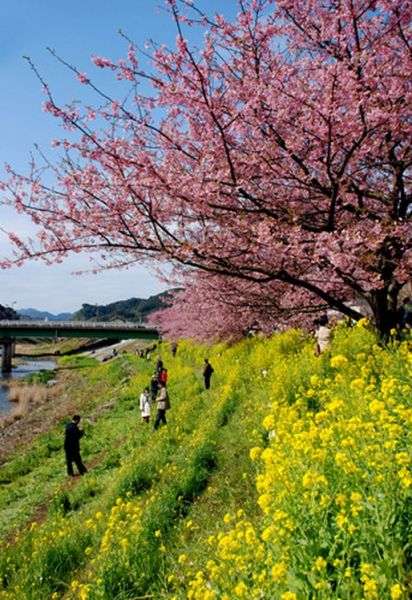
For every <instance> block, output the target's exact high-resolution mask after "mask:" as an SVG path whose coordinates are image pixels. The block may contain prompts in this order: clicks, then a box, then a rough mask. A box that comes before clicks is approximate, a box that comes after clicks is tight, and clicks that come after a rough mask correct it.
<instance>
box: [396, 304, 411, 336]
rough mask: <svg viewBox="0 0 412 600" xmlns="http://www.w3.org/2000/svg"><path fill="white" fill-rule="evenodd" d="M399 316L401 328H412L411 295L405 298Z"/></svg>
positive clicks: (399, 309)
mask: <svg viewBox="0 0 412 600" xmlns="http://www.w3.org/2000/svg"><path fill="white" fill-rule="evenodd" d="M397 317H398V325H399V327H400V329H412V300H411V299H410V298H409V297H407V298H404V299H403V301H402V304H401V306H400V307H399V308H398V314H397Z"/></svg>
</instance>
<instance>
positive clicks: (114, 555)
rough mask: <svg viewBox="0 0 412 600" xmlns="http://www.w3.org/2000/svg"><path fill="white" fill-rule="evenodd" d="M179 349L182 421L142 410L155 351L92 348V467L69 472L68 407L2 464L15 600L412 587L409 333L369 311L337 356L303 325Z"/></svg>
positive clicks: (2, 527) (88, 392)
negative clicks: (110, 357)
mask: <svg viewBox="0 0 412 600" xmlns="http://www.w3.org/2000/svg"><path fill="white" fill-rule="evenodd" d="M205 356H208V357H209V359H210V361H211V363H212V365H213V366H214V368H215V373H214V375H213V378H212V385H211V389H210V390H208V391H206V390H204V388H203V382H202V378H201V370H202V363H203V358H204V357H205ZM162 358H163V360H164V362H165V365H166V367H167V368H168V370H169V382H168V389H169V394H170V397H171V403H172V408H171V410H170V411H168V414H167V417H168V426H167V427H163V428H161V429H159V430H158V431H157V432H152V431H151V427H148V426H146V425H145V424H143V423H141V421H140V417H139V411H138V397H139V394H140V392H141V391H142V389H143V387H144V386H145V385H147V384H148V381H149V378H150V375H151V374H152V371H153V365H150V364H147V363H146V362H145V361H143V360H142V359H139V358H137V357H135V356H132V355H122V356H119V357H118V358H117V359H116V360H114V361H112V362H111V363H110V364H105V365H98V364H97V363H94V362H93V361H90V360H87V361H86V362H85V363H84V364H82V367H83V368H82V369H79V370H76V369H74V370H73V372H72V373H71V377H72V378H71V380H70V381H69V384H70V393H71V394H72V395H73V407H74V409H76V412H77V411H80V412H81V413H82V414H83V415H84V418H85V419H86V417H87V419H86V423H85V430H86V435H85V437H84V438H83V440H82V455H83V459H84V461H85V462H86V464H87V465H88V466H89V467H91V468H90V472H89V473H88V474H87V475H85V476H84V477H83V478H78V479H77V478H75V479H74V480H70V481H68V479H67V478H66V476H65V465H64V455H63V451H62V441H63V430H64V422H62V423H60V424H59V426H56V427H55V428H54V429H53V430H51V431H49V432H48V434H47V435H45V436H41V437H39V438H37V439H36V440H35V442H33V444H32V445H31V446H30V447H28V448H23V449H20V450H19V452H18V453H16V455H15V456H12V457H10V458H9V460H8V462H7V463H6V464H3V465H2V466H1V467H0V484H1V488H0V536H1V539H2V546H1V552H0V598H1V599H3V598H4V599H6V598H8V599H13V600H20V599H21V600H23V599H27V600H45V599H49V598H51V599H60V598H61V599H67V600H68V599H81V600H89V599H90V600H92V599H93V600H94V599H96V600H97V599H106V600H115V599H119V600H125V599H136V600H137V599H139V598H140V599H143V598H145V599H152V598H153V599H159V600H162V599H166V598H167V599H169V600H172V599H175V600H180V599H184V598H188V599H193V600H215V599H216V600H232V599H237V598H244V599H247V600H259V599H273V600H277V599H279V600H303V599H305V600H306V599H309V598H311V599H312V598H313V599H325V600H326V599H338V598H340V599H342V600H344V599H345V600H346V599H375V598H376V599H379V600H382V599H390V600H400V599H405V600H406V599H407V598H409V597H410V596H411V593H412V579H411V564H412V545H411V544H412V534H411V527H410V523H411V521H412V471H411V461H412V455H411V425H412V393H411V380H412V344H411V339H410V337H409V339H408V338H406V339H404V340H403V341H402V342H399V341H395V340H394V341H392V342H390V343H388V344H385V345H383V344H379V343H378V341H377V339H376V337H375V335H374V333H373V332H372V331H371V330H370V328H369V327H368V325H367V323H366V322H365V321H363V320H362V321H361V322H360V323H358V324H357V326H355V327H353V328H349V327H347V326H345V325H339V326H338V327H337V328H336V329H335V331H334V339H333V343H332V348H331V349H330V351H328V352H326V353H324V354H322V355H321V356H315V355H314V342H313V340H312V339H310V338H309V337H306V336H305V335H303V334H302V333H301V332H299V331H293V330H291V331H288V332H286V333H283V334H277V335H273V336H272V337H271V338H268V339H260V338H251V339H246V340H244V341H242V342H241V343H238V344H236V345H232V346H226V345H223V344H220V345H216V346H213V347H208V348H205V347H200V346H195V345H192V344H190V343H189V342H181V343H180V344H179V349H178V353H177V356H176V357H172V356H171V354H170V352H169V350H168V344H166V343H164V344H162ZM61 360H62V361H63V362H64V361H66V362H67V361H73V364H74V365H75V364H76V361H78V362H81V359H76V358H74V359H73V358H71V359H61ZM153 412H154V411H153ZM68 417H69V415H68Z"/></svg>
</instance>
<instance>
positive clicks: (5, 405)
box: [0, 359, 56, 415]
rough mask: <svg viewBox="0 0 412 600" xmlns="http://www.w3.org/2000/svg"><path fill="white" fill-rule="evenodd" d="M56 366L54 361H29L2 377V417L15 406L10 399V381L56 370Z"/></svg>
mask: <svg viewBox="0 0 412 600" xmlns="http://www.w3.org/2000/svg"><path fill="white" fill-rule="evenodd" d="M55 366H56V363H55V361H53V360H38V359H35V360H28V361H27V362H24V363H21V364H19V365H17V366H16V368H14V369H12V372H11V373H10V374H8V375H4V374H2V375H0V415H6V414H7V413H8V412H10V411H11V409H12V407H13V406H14V405H13V404H12V403H11V402H9V399H8V386H7V381H8V380H10V379H15V378H16V377H24V376H25V375H29V374H30V373H34V372H36V371H42V370H44V369H54V367H55Z"/></svg>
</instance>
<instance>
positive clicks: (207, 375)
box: [203, 358, 214, 390]
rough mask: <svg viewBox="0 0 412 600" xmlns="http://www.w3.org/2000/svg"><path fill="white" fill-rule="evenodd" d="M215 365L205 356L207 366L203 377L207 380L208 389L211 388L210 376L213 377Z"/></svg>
mask: <svg viewBox="0 0 412 600" xmlns="http://www.w3.org/2000/svg"><path fill="white" fill-rule="evenodd" d="M213 370H214V369H213V367H212V365H211V364H210V362H209V360H208V359H207V358H205V367H204V369H203V379H204V381H205V388H206V389H207V390H208V389H209V388H210V378H211V377H212V373H213Z"/></svg>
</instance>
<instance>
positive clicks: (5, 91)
mask: <svg viewBox="0 0 412 600" xmlns="http://www.w3.org/2000/svg"><path fill="white" fill-rule="evenodd" d="M199 6H201V7H202V8H204V7H207V10H208V12H209V14H210V13H214V12H216V11H219V12H222V11H223V12H224V13H225V14H229V15H233V14H235V12H236V0H220V1H219V0H200V2H199ZM119 29H122V30H123V31H124V32H125V33H126V34H127V35H128V36H129V37H130V38H131V39H133V40H134V41H135V42H136V43H137V44H138V45H139V46H143V45H144V44H145V42H146V41H147V40H148V39H153V40H155V41H157V42H161V43H166V44H168V45H173V43H174V39H175V36H176V30H175V28H174V25H173V23H172V21H171V19H170V17H169V16H168V15H167V14H166V12H165V11H164V4H163V0H70V1H63V0H1V1H0V80H1V82H2V94H0V131H1V144H0V177H2V178H3V177H4V169H3V165H4V163H5V162H7V163H10V164H11V165H12V166H13V167H14V168H16V170H18V171H21V172H25V171H26V168H27V167H26V165H27V163H28V161H29V158H30V151H31V150H32V149H33V147H34V144H39V145H40V146H41V147H42V148H44V149H46V150H47V149H48V148H49V147H50V141H51V140H52V139H53V138H54V137H58V134H59V129H58V125H57V122H56V121H55V119H53V118H52V117H51V116H49V115H47V114H45V113H44V112H43V111H42V108H41V106H42V103H43V101H44V96H43V94H42V93H41V90H40V84H39V82H38V81H37V80H36V78H35V76H34V74H33V73H32V71H31V70H30V67H29V65H28V63H27V62H26V61H25V60H24V59H23V58H22V57H23V55H27V56H29V57H30V58H31V59H32V61H33V62H34V63H35V64H36V67H37V68H38V69H39V71H40V72H41V73H42V76H43V77H44V78H45V80H46V81H47V82H48V83H49V84H50V85H51V88H52V90H53V93H55V94H56V98H57V100H59V101H61V102H64V101H70V100H72V99H76V98H79V97H80V96H81V93H82V92H83V91H84V86H79V85H77V83H76V81H75V79H74V78H73V76H72V75H70V74H69V73H68V72H67V71H66V70H65V69H64V67H62V66H61V65H59V64H58V63H57V61H56V60H55V59H53V58H52V57H51V56H50V55H49V53H48V52H47V50H46V48H47V47H51V48H53V49H55V50H56V52H57V53H58V54H59V55H60V56H61V57H62V58H64V59H65V60H67V61H68V62H70V63H71V64H74V65H76V66H77V67H78V68H79V70H81V71H85V72H89V73H92V72H93V74H94V73H95V68H94V67H93V66H92V64H91V62H90V57H91V55H93V54H96V55H99V56H105V57H108V58H113V59H118V58H122V57H123V56H125V54H126V53H127V45H126V43H125V41H124V40H123V39H122V38H121V37H120V36H119V34H118V30H119ZM0 226H1V227H4V228H5V229H9V230H16V231H18V232H22V231H26V230H27V231H29V230H30V227H31V226H30V224H29V223H28V222H27V221H25V220H24V219H21V218H18V217H17V216H16V215H15V214H14V213H13V212H12V211H10V210H8V209H5V208H4V207H2V206H0ZM0 254H1V255H4V254H7V243H6V240H5V238H4V236H3V235H2V234H1V233H0ZM89 260H90V259H89V257H88V256H87V257H82V256H80V257H79V256H76V257H73V258H70V259H68V260H67V261H65V262H64V263H63V264H61V265H56V266H52V267H47V266H45V265H43V264H42V263H40V262H33V263H28V264H26V265H25V266H23V267H19V268H13V269H9V270H0V304H3V305H8V306H13V307H15V308H26V307H29V306H31V307H35V308H39V309H42V310H49V311H51V312H61V311H75V310H77V309H79V308H80V307H81V304H82V303H83V302H87V303H90V304H96V303H98V304H107V303H109V302H114V301H116V300H122V299H126V298H130V297H143V298H145V297H148V296H150V295H152V294H156V293H159V292H161V291H163V290H164V289H165V286H164V284H163V283H161V282H159V281H158V280H157V279H156V277H155V276H154V275H153V274H152V273H150V272H149V271H148V270H147V269H146V268H144V267H139V268H134V269H130V270H128V271H107V272H105V273H101V274H98V275H82V276H76V275H72V271H78V270H83V269H86V270H87V269H88V268H91V267H92V265H91V264H90V262H89Z"/></svg>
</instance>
